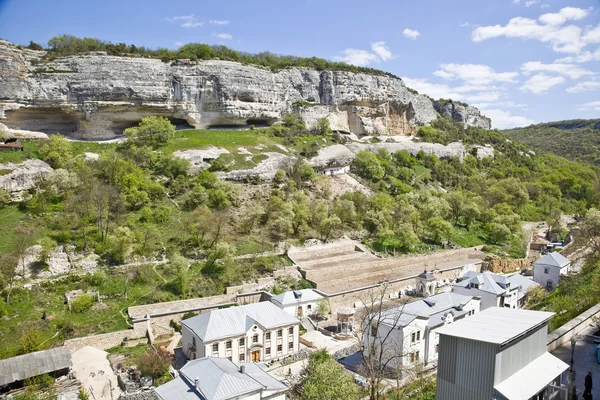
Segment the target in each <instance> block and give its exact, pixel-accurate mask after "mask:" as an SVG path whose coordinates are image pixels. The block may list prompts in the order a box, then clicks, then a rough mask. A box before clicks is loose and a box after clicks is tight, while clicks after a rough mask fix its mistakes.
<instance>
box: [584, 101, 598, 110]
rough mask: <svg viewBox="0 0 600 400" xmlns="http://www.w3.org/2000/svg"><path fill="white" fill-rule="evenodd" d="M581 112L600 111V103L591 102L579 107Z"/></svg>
mask: <svg viewBox="0 0 600 400" xmlns="http://www.w3.org/2000/svg"><path fill="white" fill-rule="evenodd" d="M579 110H582V111H588V110H593V111H600V101H590V102H588V103H585V104H582V105H581V107H579Z"/></svg>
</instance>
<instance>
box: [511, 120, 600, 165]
mask: <svg viewBox="0 0 600 400" xmlns="http://www.w3.org/2000/svg"><path fill="white" fill-rule="evenodd" d="M504 133H505V134H506V136H508V137H510V138H512V139H515V140H517V141H519V142H522V143H525V144H527V145H529V146H532V147H534V148H538V149H541V150H544V151H548V152H551V153H554V154H557V155H559V156H563V157H565V158H568V159H571V160H577V161H584V162H588V163H591V164H594V165H596V166H600V119H573V120H569V121H557V122H548V123H544V124H537V125H530V126H527V127H525V128H515V129H507V130H505V131H504Z"/></svg>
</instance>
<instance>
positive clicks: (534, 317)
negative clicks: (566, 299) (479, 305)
mask: <svg viewBox="0 0 600 400" xmlns="http://www.w3.org/2000/svg"><path fill="white" fill-rule="evenodd" d="M552 315H553V313H549V312H540V311H530V310H518V309H510V308H502V307H490V308H489V309H487V310H485V311H482V312H480V313H478V314H476V315H475V316H473V317H470V318H466V319H464V320H462V321H458V322H456V323H454V324H451V325H447V326H444V327H441V328H439V329H438V334H439V335H440V344H439V350H440V351H439V358H438V369H437V387H436V396H435V398H436V400H538V399H565V398H566V390H565V389H566V388H564V387H561V383H560V382H561V375H562V373H563V372H564V371H565V370H567V368H568V367H569V366H568V365H567V364H565V363H564V362H562V361H561V360H559V359H558V358H556V357H554V356H553V355H552V354H550V353H548V352H547V350H546V342H547V335H548V320H549V319H550V318H551V317H552Z"/></svg>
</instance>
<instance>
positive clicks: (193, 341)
mask: <svg viewBox="0 0 600 400" xmlns="http://www.w3.org/2000/svg"><path fill="white" fill-rule="evenodd" d="M192 346H194V347H196V336H192Z"/></svg>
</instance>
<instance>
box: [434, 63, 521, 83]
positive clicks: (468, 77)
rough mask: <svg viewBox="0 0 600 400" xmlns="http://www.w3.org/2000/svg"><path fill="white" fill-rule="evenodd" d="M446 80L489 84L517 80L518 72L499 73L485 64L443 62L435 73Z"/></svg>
mask: <svg viewBox="0 0 600 400" xmlns="http://www.w3.org/2000/svg"><path fill="white" fill-rule="evenodd" d="M433 74H434V75H436V76H439V77H440V78H443V79H446V80H454V79H460V80H462V81H465V82H469V83H471V84H479V85H487V84H490V83H493V82H515V81H516V78H517V76H518V75H519V73H518V72H501V73H497V72H496V71H494V69H493V68H491V67H490V66H489V65H483V64H442V65H441V69H440V70H437V71H435V72H434V73H433Z"/></svg>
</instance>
